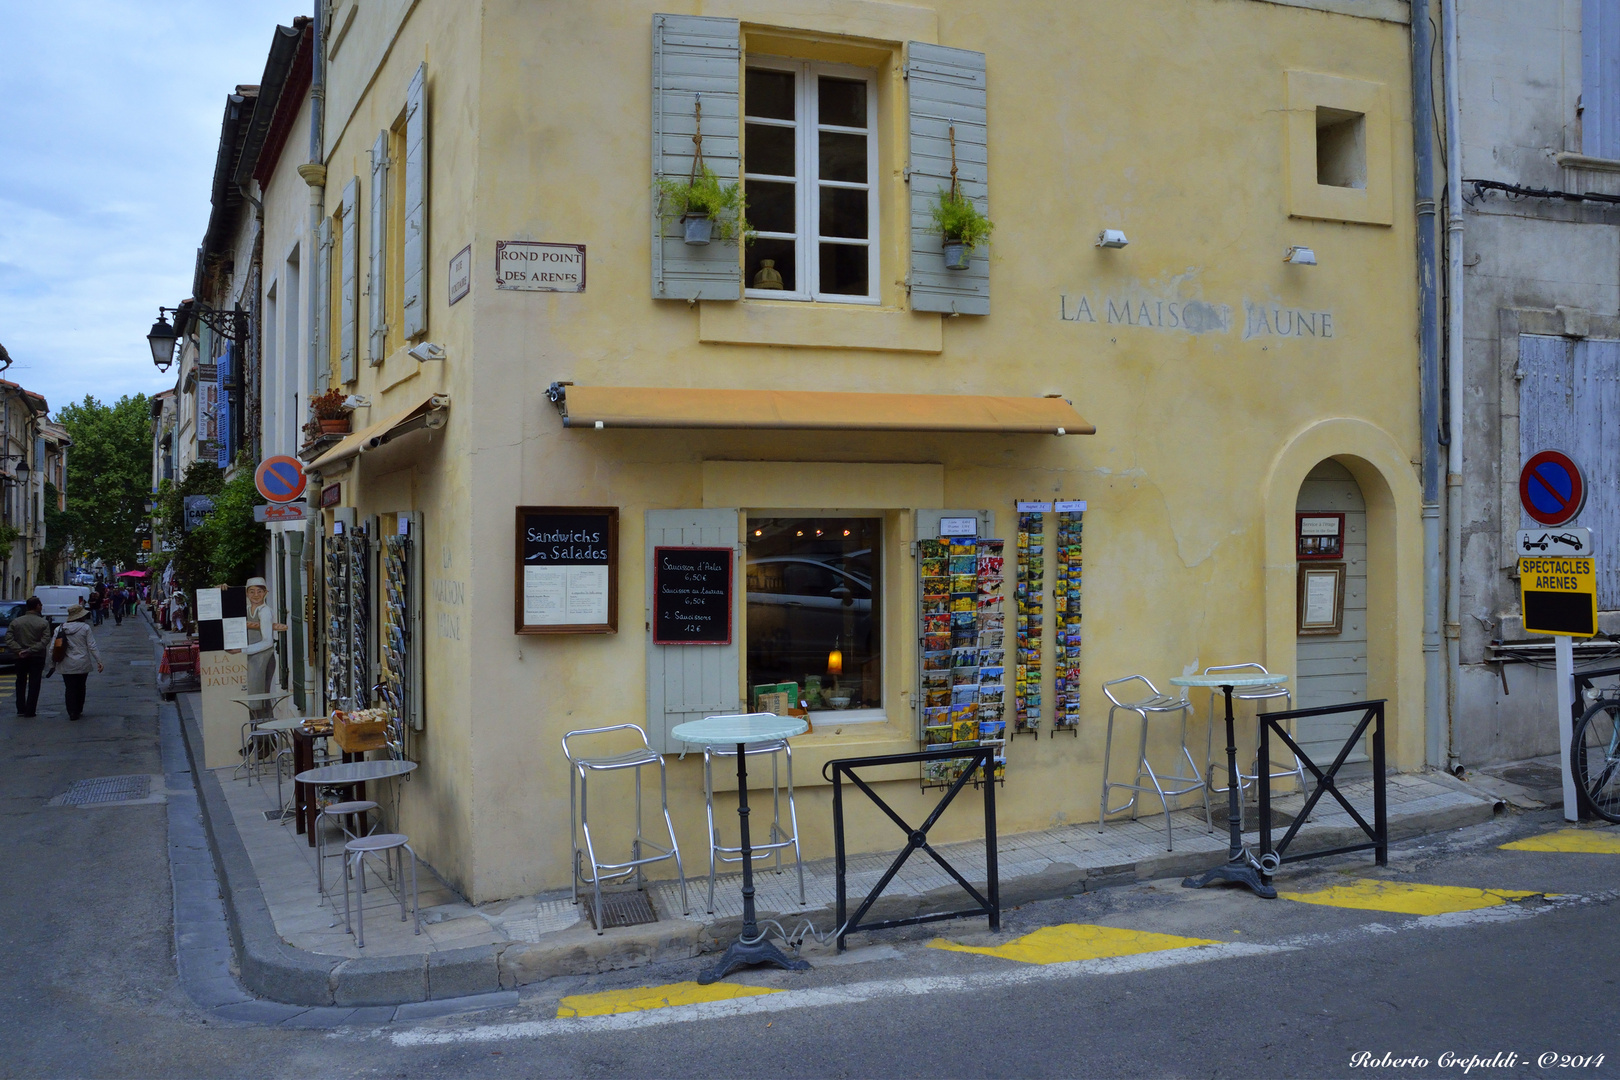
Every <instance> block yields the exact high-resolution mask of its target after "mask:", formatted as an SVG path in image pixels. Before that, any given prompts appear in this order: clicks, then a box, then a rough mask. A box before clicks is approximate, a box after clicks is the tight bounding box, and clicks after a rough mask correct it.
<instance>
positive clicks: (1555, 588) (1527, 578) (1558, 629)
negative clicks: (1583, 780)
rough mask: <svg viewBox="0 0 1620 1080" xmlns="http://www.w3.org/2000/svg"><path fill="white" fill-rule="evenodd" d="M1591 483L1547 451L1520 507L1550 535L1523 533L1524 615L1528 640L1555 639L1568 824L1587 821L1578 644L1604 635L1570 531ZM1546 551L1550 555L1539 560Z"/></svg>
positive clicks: (1584, 558)
mask: <svg viewBox="0 0 1620 1080" xmlns="http://www.w3.org/2000/svg"><path fill="white" fill-rule="evenodd" d="M1586 493H1587V487H1586V477H1585V474H1583V473H1582V472H1581V468H1580V466H1579V465H1577V464H1576V463H1575V462H1574V460H1572V459H1571V458H1570V457H1569V456H1568V455H1567V454H1564V453H1561V452H1560V451H1557V450H1543V451H1541V452H1540V453H1537V454H1533V455H1531V457H1530V459H1529V460H1528V461H1526V462H1525V463H1524V468H1523V469H1522V470H1520V472H1519V502H1520V504H1521V505H1523V507H1524V512H1525V513H1526V514H1527V515H1529V517H1530V519H1531V520H1533V521H1535V522H1537V523H1539V524H1541V525H1543V526H1546V528H1544V529H1526V530H1521V531H1520V533H1519V536H1518V549H1519V611H1520V613H1521V614H1522V615H1523V616H1524V632H1525V633H1527V634H1551V635H1552V639H1553V669H1554V676H1553V677H1554V679H1555V681H1556V683H1557V691H1558V694H1557V696H1558V756H1559V760H1560V762H1561V763H1562V766H1563V768H1562V770H1561V771H1562V773H1563V779H1564V820H1565V821H1577V820H1579V819H1580V811H1581V804H1580V793H1579V792H1577V791H1576V789H1575V770H1574V762H1572V761H1571V760H1570V742H1571V741H1572V739H1573V737H1574V728H1575V649H1574V642H1573V639H1574V638H1577V637H1583V638H1589V637H1593V636H1595V635H1596V634H1597V628H1598V627H1597V569H1596V564H1595V562H1594V560H1593V559H1592V537H1591V534H1590V532H1588V531H1587V530H1586V529H1564V530H1562V531H1561V532H1560V531H1558V530H1559V529H1560V527H1561V526H1563V525H1565V524H1567V523H1568V522H1571V521H1573V520H1575V517H1576V515H1578V514H1579V513H1580V512H1581V508H1582V507H1583V506H1585V505H1586ZM1541 552H1546V554H1540V553H1541Z"/></svg>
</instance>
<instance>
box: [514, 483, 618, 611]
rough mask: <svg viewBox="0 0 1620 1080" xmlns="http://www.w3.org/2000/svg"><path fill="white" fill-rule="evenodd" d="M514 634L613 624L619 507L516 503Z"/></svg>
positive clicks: (616, 599) (616, 591)
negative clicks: (527, 504)
mask: <svg viewBox="0 0 1620 1080" xmlns="http://www.w3.org/2000/svg"><path fill="white" fill-rule="evenodd" d="M515 585H516V587H515V592H516V599H515V601H514V606H515V615H514V618H515V620H516V632H517V633H519V634H612V633H616V632H617V631H618V629H619V508H618V507H616V506H520V507H518V508H517V580H516V583H515Z"/></svg>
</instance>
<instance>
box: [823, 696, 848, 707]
mask: <svg viewBox="0 0 1620 1080" xmlns="http://www.w3.org/2000/svg"><path fill="white" fill-rule="evenodd" d="M827 701H828V703H829V704H831V705H832V707H833V708H835V709H847V708H849V695H848V694H834V695H832V696H831V697H829V698H828V699H827Z"/></svg>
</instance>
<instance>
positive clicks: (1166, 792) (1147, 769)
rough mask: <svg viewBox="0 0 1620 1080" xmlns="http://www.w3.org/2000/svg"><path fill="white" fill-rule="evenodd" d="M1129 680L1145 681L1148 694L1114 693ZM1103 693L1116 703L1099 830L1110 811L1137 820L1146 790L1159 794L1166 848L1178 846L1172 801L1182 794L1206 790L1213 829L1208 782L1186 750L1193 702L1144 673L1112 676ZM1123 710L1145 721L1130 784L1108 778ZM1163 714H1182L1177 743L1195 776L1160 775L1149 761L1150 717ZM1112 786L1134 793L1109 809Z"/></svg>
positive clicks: (1106, 748)
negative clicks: (1130, 697)
mask: <svg viewBox="0 0 1620 1080" xmlns="http://www.w3.org/2000/svg"><path fill="white" fill-rule="evenodd" d="M1128 682H1140V683H1142V685H1144V686H1146V687H1147V689H1148V696H1147V697H1144V698H1141V699H1139V700H1137V701H1121V700H1120V699H1119V698H1118V697H1116V696H1115V692H1114V690H1113V688H1114V687H1116V686H1119V685H1121V684H1123V683H1128ZM1103 693H1105V694H1107V695H1108V700H1109V701H1111V702H1113V704H1112V705H1111V706H1110V707H1109V709H1108V738H1107V740H1106V742H1104V744H1103V780H1102V803H1101V813H1100V814H1099V815H1098V817H1097V832H1099V833H1101V832H1102V831H1103V826H1104V824H1105V823H1106V822H1107V820H1108V815H1109V814H1120V813H1124V812H1125V811H1126V810H1129V811H1130V812H1131V820H1133V821H1134V820H1135V819H1136V806H1137V800H1138V799H1139V798H1140V797H1141V796H1142V795H1143V794H1144V793H1147V792H1153V793H1154V794H1156V795H1158V797H1159V805H1160V806H1161V807H1163V808H1164V840H1165V847H1166V849H1167V850H1169V851H1174V850H1175V849H1176V848H1175V840H1174V837H1173V836H1172V834H1171V831H1170V800H1171V799H1174V798H1179V797H1180V796H1182V795H1189V794H1191V793H1192V792H1194V791H1200V792H1202V793H1203V796H1204V822H1205V824H1207V825H1208V826H1209V827H1210V829H1211V830H1213V829H1214V828H1215V825H1214V823H1213V822H1212V821H1211V819H1210V816H1209V785H1208V784H1207V783H1205V781H1204V777H1203V776H1202V775H1200V774H1199V772H1198V766H1197V764H1195V763H1194V762H1193V759H1192V753H1191V752H1190V751H1189V750H1188V749H1187V714H1188V713H1190V712H1191V711H1192V702H1190V701H1188V700H1187V698H1186V697H1185V696H1182V697H1171V696H1170V695H1168V694H1161V693H1159V688H1158V687H1156V686H1154V685H1153V684H1152V683H1151V682H1149V681H1148V679H1147V676H1145V675H1127V676H1125V677H1124V678H1122V679H1111V680H1109V681H1108V682H1105V683H1103ZM1121 709H1124V710H1125V711H1126V712H1133V713H1135V714H1136V715H1137V716H1139V717H1140V718H1141V721H1142V730H1141V738H1140V739H1139V740H1138V745H1137V751H1136V779H1135V780H1134V781H1133V782H1132V783H1129V784H1125V783H1121V782H1119V781H1118V780H1116V781H1113V782H1112V783H1110V782H1109V780H1108V758H1109V757H1110V755H1111V754H1112V752H1113V748H1114V713H1116V712H1118V711H1119V710H1121ZM1160 713H1180V714H1181V741H1180V742H1179V744H1178V745H1179V746H1180V748H1181V756H1182V757H1183V758H1184V759H1185V760H1186V762H1187V768H1188V769H1189V770H1190V771H1191V774H1192V775H1190V776H1177V775H1174V774H1167V775H1164V776H1160V775H1159V774H1158V772H1157V771H1155V770H1154V768H1153V764H1152V763H1151V762H1150V761H1148V753H1147V741H1148V717H1149V716H1152V715H1155V714H1160ZM1180 767H1181V766H1180V763H1179V762H1178V763H1177V764H1176V766H1175V768H1177V769H1179V768H1180ZM1144 776H1145V777H1147V778H1148V780H1149V781H1150V783H1151V786H1148V785H1145V784H1143V783H1142V777H1144ZM1166 784H1185V785H1186V786H1185V787H1166V786H1165V785H1166ZM1112 788H1124V789H1125V790H1127V791H1129V792H1130V793H1131V797H1130V800H1129V801H1128V802H1126V803H1125V804H1124V805H1123V806H1116V807H1114V808H1113V809H1112V810H1110V809H1109V808H1108V792H1109V790H1110V789H1112Z"/></svg>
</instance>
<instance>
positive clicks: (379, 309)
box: [366, 131, 388, 366]
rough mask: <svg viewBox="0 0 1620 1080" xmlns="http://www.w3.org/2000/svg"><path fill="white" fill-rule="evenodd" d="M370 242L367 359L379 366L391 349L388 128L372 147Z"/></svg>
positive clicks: (368, 246)
mask: <svg viewBox="0 0 1620 1080" xmlns="http://www.w3.org/2000/svg"><path fill="white" fill-rule="evenodd" d="M367 239H368V243H367V245H366V300H367V303H366V326H367V329H368V330H369V331H370V334H369V347H368V348H367V349H366V360H367V361H368V362H369V363H371V364H372V366H376V365H377V364H380V363H382V362H383V360H384V359H385V353H386V352H387V351H388V132H386V131H379V132H377V141H376V142H375V143H374V144H372V147H371V235H370V237H368V238H367Z"/></svg>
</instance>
